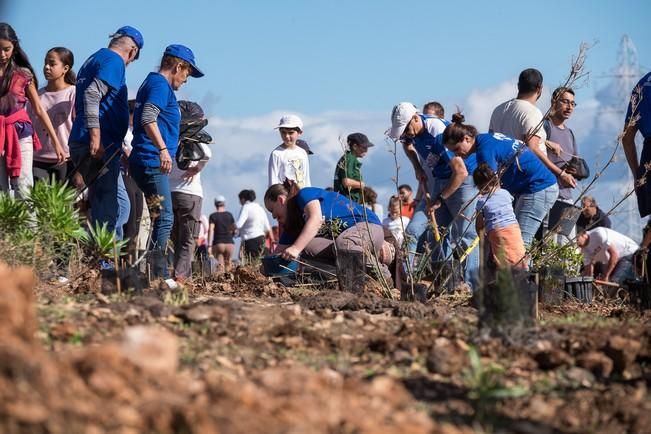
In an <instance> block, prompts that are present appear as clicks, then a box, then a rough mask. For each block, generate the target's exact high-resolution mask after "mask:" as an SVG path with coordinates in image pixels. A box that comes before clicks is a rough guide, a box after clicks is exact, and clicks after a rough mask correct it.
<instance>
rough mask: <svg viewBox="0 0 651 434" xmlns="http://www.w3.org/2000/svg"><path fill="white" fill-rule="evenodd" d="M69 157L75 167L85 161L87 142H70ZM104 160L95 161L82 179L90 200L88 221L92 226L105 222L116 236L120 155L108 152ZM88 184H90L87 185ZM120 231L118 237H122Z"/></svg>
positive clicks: (88, 154)
mask: <svg viewBox="0 0 651 434" xmlns="http://www.w3.org/2000/svg"><path fill="white" fill-rule="evenodd" d="M70 157H71V158H72V161H73V163H74V164H75V166H76V167H79V165H80V163H83V162H84V161H85V160H86V162H87V159H88V158H91V157H90V151H89V148H88V144H85V143H70ZM111 157H113V158H112V159H111V161H110V162H109V163H108V164H106V167H105V168H104V169H102V170H101V172H99V176H97V177H96V175H97V174H98V171H99V169H100V167H101V166H103V165H104V161H105V160H107V159H109V158H111ZM104 161H102V162H97V161H96V164H95V166H94V170H92V171H90V172H88V177H87V178H86V179H84V181H85V182H86V183H87V184H86V185H87V186H88V200H89V202H90V221H91V224H92V225H93V226H95V224H96V223H97V222H99V223H100V224H104V223H106V225H107V229H108V230H109V231H115V232H116V237H118V231H117V227H116V222H117V218H118V209H119V202H118V177H119V176H120V156H119V154H118V155H115V156H114V155H113V152H111V153H110V154H105V155H104ZM88 184H90V185H88ZM121 233H122V232H121V231H120V233H119V234H120V235H119V239H121V238H122V236H121Z"/></svg>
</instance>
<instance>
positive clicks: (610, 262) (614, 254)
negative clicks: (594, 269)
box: [604, 246, 619, 281]
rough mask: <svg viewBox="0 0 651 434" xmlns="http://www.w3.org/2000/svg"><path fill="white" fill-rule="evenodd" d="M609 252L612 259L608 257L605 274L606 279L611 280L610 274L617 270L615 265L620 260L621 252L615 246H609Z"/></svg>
mask: <svg viewBox="0 0 651 434" xmlns="http://www.w3.org/2000/svg"><path fill="white" fill-rule="evenodd" d="M608 254H609V255H610V259H608V268H606V274H604V280H606V281H608V280H610V275H611V274H612V273H613V271H615V267H616V266H617V263H618V262H619V253H617V250H615V248H614V247H613V246H608Z"/></svg>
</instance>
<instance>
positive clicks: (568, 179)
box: [527, 136, 576, 188]
mask: <svg viewBox="0 0 651 434" xmlns="http://www.w3.org/2000/svg"><path fill="white" fill-rule="evenodd" d="M539 143H540V137H538V136H532V137H531V138H530V139H529V140H528V141H527V146H528V147H529V149H531V150H532V151H533V153H534V154H536V156H537V157H538V158H539V159H540V161H542V163H543V164H544V165H545V166H546V167H547V168H548V169H549V171H550V172H552V173H553V174H554V175H556V176H557V177H558V179H559V180H560V181H561V183H562V184H563V185H564V186H566V187H572V188H574V187H576V180H575V179H574V177H573V176H572V175H570V174H569V173H567V172H565V171H563V170H561V168H560V167H558V166H556V165H555V164H554V163H552V161H551V160H550V159H549V158H548V157H547V153H546V152H543V151H542V150H541V149H540V148H539V147H538V144H539Z"/></svg>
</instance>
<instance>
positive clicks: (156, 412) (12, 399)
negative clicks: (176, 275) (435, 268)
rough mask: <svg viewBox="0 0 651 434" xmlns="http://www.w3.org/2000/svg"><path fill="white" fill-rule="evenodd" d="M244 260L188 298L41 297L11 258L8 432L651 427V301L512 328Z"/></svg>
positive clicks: (5, 395)
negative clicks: (302, 283) (284, 278)
mask: <svg viewBox="0 0 651 434" xmlns="http://www.w3.org/2000/svg"><path fill="white" fill-rule="evenodd" d="M247 273H248V274H247ZM247 273H245V274H244V276H245V278H239V279H237V282H238V283H236V282H235V281H232V282H213V283H209V284H207V285H206V286H204V287H201V288H196V289H195V290H194V291H193V292H191V293H190V294H189V297H188V299H187V300H186V299H184V297H183V295H182V294H170V293H168V294H166V293H165V292H163V291H158V290H153V289H151V290H147V291H145V292H144V293H143V294H140V295H128V296H127V295H117V294H101V293H100V292H98V289H99V288H101V284H98V283H97V282H96V281H93V280H92V279H88V280H87V281H86V282H85V284H84V285H79V284H76V285H72V286H69V287H64V288H54V289H53V288H47V287H44V286H39V287H38V289H37V290H36V291H35V294H36V296H35V297H34V296H33V295H32V294H33V293H34V291H33V290H32V288H33V282H31V281H30V280H29V277H26V276H27V275H22V274H20V273H19V274H16V273H15V272H7V271H6V270H4V269H2V268H0V281H2V282H5V283H4V285H5V286H4V289H3V290H2V292H0V313H1V314H5V315H3V317H6V318H15V319H14V320H10V321H7V322H5V324H4V325H3V326H1V327H4V329H0V331H1V332H0V342H1V344H0V368H2V369H1V370H0V397H1V399H0V415H2V417H1V418H0V431H1V432H7V433H10V432H21V433H23V432H24V433H28V432H29V433H35V432H51V433H59V432H61V433H63V432H66V433H70V432H80V433H81V432H83V433H99V432H116V433H131V432H134V433H135V432H161V433H167V432H169V433H175V432H192V433H204V432H206V433H210V432H215V433H216V432H224V433H240V432H247V433H263V432H264V433H267V432H278V433H303V432H306V433H307V432H309V433H319V432H323V433H376V432H396V433H398V432H400V433H420V432H423V433H426V432H445V433H455V432H476V431H477V430H481V429H486V430H491V429H492V430H497V431H501V432H522V433H525V432H527V433H528V432H542V433H544V432H550V433H551V432H577V433H578V432H613V433H621V432H650V431H651V401H650V400H649V395H648V392H647V386H648V385H649V379H650V378H651V377H650V368H649V361H651V340H650V336H651V327H650V326H649V325H650V322H649V316H647V315H640V314H639V313H637V312H635V311H634V310H632V309H630V308H628V307H626V306H625V305H623V304H621V303H615V302H611V303H605V302H600V303H595V304H594V305H591V306H586V305H581V304H572V303H566V304H564V305H561V306H558V307H555V308H553V309H551V308H548V309H543V310H542V313H541V315H542V318H541V320H540V321H539V325H538V327H537V328H535V329H532V330H528V331H525V332H523V333H522V334H521V335H520V336H518V337H517V339H510V340H508V339H498V338H495V337H491V336H490V335H489V334H488V333H479V332H478V331H477V312H476V310H475V309H474V308H472V307H470V306H469V300H468V299H467V298H466V297H463V296H449V297H446V298H440V299H437V300H435V301H434V302H433V303H431V304H428V305H422V304H414V303H404V302H398V301H393V300H389V299H386V298H380V297H377V296H373V295H367V296H363V297H357V296H355V295H352V294H349V293H342V292H339V291H333V290H326V289H322V290H319V291H317V290H314V289H312V288H306V287H299V288H284V287H281V286H278V285H276V284H273V283H270V282H268V281H267V280H266V279H264V278H262V277H261V276H259V275H256V273H254V272H247ZM247 276H248V277H247ZM17 298H20V299H22V300H23V302H22V303H16V301H15V300H16V299H17ZM34 306H36V313H34V310H33V307H34ZM30 312H31V313H30ZM21 318H23V319H22V320H21ZM475 350H476V352H477V354H479V355H480V359H479V361H475V364H474V365H473V364H471V361H470V360H471V359H470V357H469V354H471V353H473V352H475ZM482 427H483V428H482Z"/></svg>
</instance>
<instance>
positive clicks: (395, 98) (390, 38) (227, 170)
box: [0, 0, 651, 235]
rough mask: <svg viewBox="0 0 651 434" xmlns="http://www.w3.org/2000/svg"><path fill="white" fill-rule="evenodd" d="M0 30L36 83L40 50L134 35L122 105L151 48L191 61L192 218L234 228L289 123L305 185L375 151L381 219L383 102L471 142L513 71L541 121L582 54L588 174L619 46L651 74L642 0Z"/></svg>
mask: <svg viewBox="0 0 651 434" xmlns="http://www.w3.org/2000/svg"><path fill="white" fill-rule="evenodd" d="M0 1H1V0H0ZM0 5H1V3H0ZM2 16H3V19H4V20H6V21H8V22H9V23H10V24H12V26H13V27H14V28H15V29H16V31H17V33H18V35H19V37H20V38H21V42H22V45H23V48H24V49H25V51H26V52H27V54H28V55H29V56H30V58H31V60H32V63H33V65H34V67H35V68H36V69H37V70H40V69H41V66H42V58H43V56H44V54H45V52H46V51H47V49H49V48H51V47H53V46H57V45H63V46H66V47H68V48H70V49H72V50H73V52H74V53H75V56H76V62H77V64H76V68H78V67H79V66H80V65H81V64H82V63H83V61H84V60H85V59H86V58H87V57H88V56H89V55H90V54H92V53H93V52H94V51H96V50H97V49H98V48H100V47H104V46H106V44H107V43H108V35H109V34H110V33H112V32H114V31H115V30H116V29H117V28H119V27H120V26H122V25H125V24H129V25H132V26H135V27H137V28H139V29H140V30H141V31H142V33H143V35H144V38H145V47H144V50H143V51H142V53H141V56H140V59H139V60H138V61H137V62H135V63H134V64H132V65H130V66H129V67H128V69H127V83H128V85H129V88H130V90H131V92H132V95H135V91H136V90H137V88H138V86H139V85H140V83H141V82H142V80H143V79H144V78H145V77H146V75H147V74H148V73H149V72H150V71H152V70H155V69H156V67H157V65H158V63H159V61H160V58H161V55H162V52H163V50H164V48H165V46H167V45H168V44H171V43H181V44H185V45H187V46H189V47H191V48H192V49H193V50H194V52H195V55H196V58H197V62H198V64H199V66H200V67H201V68H202V70H203V71H204V72H205V74H206V76H205V77H203V78H201V79H190V80H189V82H188V83H187V84H186V85H185V86H184V87H183V88H182V89H181V90H180V91H179V92H178V97H179V99H181V98H186V99H193V100H196V101H198V102H200V103H201V104H202V106H203V107H204V109H205V111H206V113H207V115H208V116H209V117H210V124H209V127H208V128H209V131H210V132H211V134H212V135H213V137H214V138H215V144H214V145H213V155H214V157H213V159H212V161H211V162H210V164H209V165H208V166H207V168H206V169H205V171H204V173H203V176H202V179H203V184H204V189H205V191H206V193H205V196H206V200H204V211H205V212H210V211H211V209H212V205H211V203H212V198H213V197H214V196H215V195H217V194H223V195H225V196H226V199H227V203H228V208H229V209H230V210H231V211H232V212H233V213H234V214H237V212H238V210H239V204H238V203H237V201H236V198H237V193H238V192H239V191H240V190H242V189H245V188H253V189H254V190H255V191H256V192H257V194H258V197H261V196H262V195H263V194H264V190H265V189H266V187H267V185H266V183H267V159H268V156H269V154H270V152H271V150H272V149H273V148H274V147H275V146H277V145H278V144H279V143H280V140H279V138H278V134H277V132H276V131H274V130H273V128H274V127H275V126H276V125H277V122H278V119H279V118H280V116H281V115H282V114H284V113H287V112H291V113H296V114H299V115H300V116H301V117H302V118H303V120H304V124H305V133H304V135H303V138H304V139H306V140H307V141H308V142H309V143H310V145H311V146H312V148H313V149H314V150H315V151H316V154H315V155H314V156H312V157H311V168H312V169H311V178H312V180H313V183H314V184H315V185H317V186H326V185H329V184H331V183H332V176H333V173H334V166H335V163H336V161H337V159H338V158H339V156H340V155H341V153H342V144H341V141H342V138H345V137H346V135H347V134H349V133H352V132H355V131H361V132H364V133H366V134H367V135H368V136H369V138H370V139H371V140H372V141H373V142H375V143H376V147H374V148H372V149H371V152H370V153H369V155H368V156H367V157H366V158H365V159H364V161H363V163H364V165H363V167H362V172H363V175H364V177H365V181H366V182H367V183H368V184H370V185H372V186H373V187H375V188H376V190H378V193H379V200H380V202H381V203H382V204H383V205H385V207H386V203H387V201H388V198H389V196H390V195H391V194H393V192H394V191H395V180H394V179H392V178H394V177H395V176H396V165H395V164H394V159H393V154H392V153H391V150H392V144H391V143H388V142H387V141H386V140H385V139H384V136H383V133H384V131H385V130H386V129H387V128H388V126H389V114H390V111H391V108H392V106H393V105H394V104H396V103H398V102H400V101H405V100H406V101H411V102H413V103H415V104H416V105H418V106H421V105H422V104H423V103H424V102H427V101H429V100H432V99H435V100H439V101H441V102H442V103H443V104H444V105H445V107H446V110H447V113H448V116H449V114H450V113H451V112H453V111H454V109H455V106H460V107H461V108H462V109H463V110H464V113H465V114H466V119H467V120H468V122H470V123H474V124H475V125H476V126H477V127H478V128H479V130H485V129H486V128H487V127H488V119H489V118H490V114H491V112H492V110H493V108H494V107H495V106H496V105H497V104H499V103H501V102H503V101H504V100H506V99H509V98H512V97H514V96H515V93H516V88H515V80H516V78H517V75H518V73H519V72H520V71H521V70H522V69H524V68H528V67H535V68H538V69H540V70H541V71H542V72H543V75H544V77H545V86H546V92H547V93H546V94H545V95H543V98H541V101H540V104H539V105H540V107H541V109H542V110H546V108H547V107H548V105H549V103H548V100H549V93H548V92H549V89H550V88H551V89H553V88H554V87H556V86H557V85H559V84H560V83H562V82H563V80H564V78H565V77H566V75H567V73H568V70H569V66H570V63H571V60H572V56H573V55H574V54H576V53H577V51H578V47H579V45H580V43H581V42H586V43H589V44H594V46H593V47H592V48H591V49H590V50H589V52H588V58H587V62H586V65H585V70H586V71H587V72H589V76H588V78H587V80H583V81H581V83H580V87H578V88H577V89H576V90H577V102H578V104H579V105H578V106H577V109H576V110H575V114H574V116H573V118H572V119H570V122H569V124H570V126H571V127H573V128H574V131H575V133H576V136H577V140H578V142H579V145H580V146H581V147H582V149H583V150H584V152H585V157H586V158H587V159H588V160H590V161H591V162H592V163H593V164H595V168H596V167H598V165H599V164H600V163H602V161H601V160H600V159H601V158H602V157H601V156H602V155H607V154H608V149H609V148H608V147H609V146H612V143H613V141H614V139H615V138H616V136H617V133H618V129H619V128H621V124H622V122H623V114H621V113H619V112H617V111H616V110H615V111H612V110H610V107H606V108H607V109H608V110H610V112H608V115H607V118H604V117H603V116H602V115H603V113H604V103H603V101H600V100H599V96H598V93H599V92H598V91H600V90H601V89H603V88H604V87H609V88H614V87H613V86H612V83H611V80H612V78H611V77H608V75H609V74H610V73H611V72H612V71H613V69H614V68H615V66H616V64H617V50H618V48H619V44H620V41H621V39H622V36H623V35H624V34H628V35H629V36H630V38H631V40H632V41H633V42H634V43H635V45H636V47H637V54H638V57H639V61H640V64H641V65H642V69H643V70H644V71H647V70H649V69H650V68H651V45H649V41H651V26H649V24H648V18H649V17H650V16H651V2H649V1H644V0H630V1H627V0H622V1H619V2H614V1H605V0H595V1H590V2H584V1H558V0H550V1H545V2H524V1H493V2H486V1H466V2H452V1H447V2H440V1H421V2H398V1H387V0H374V1H370V0H357V1H355V0H348V1H341V0H331V1H328V2H315V1H309V0H303V1H298V0H292V1H285V0H277V1H244V0H240V1H235V0H231V1H223V0H222V1H192V0H187V1H184V2H180V1H178V0H177V1H167V0H161V1H156V2H154V1H144V0H143V1H137V0H131V1H124V0H113V1H97V0H93V1H89V0H85V1H80V0H65V1H59V2H50V1H35V0H19V1H18V0H13V1H10V2H8V3H7V2H6V3H5V10H4V12H3V13H2ZM41 79H42V76H41ZM629 91H630V90H629ZM624 98H625V96H624ZM617 109H618V110H621V107H618V108H617ZM595 130H599V134H597V135H595V134H593V131H595ZM611 149H612V148H611ZM397 156H398V158H397V160H398V182H400V183H402V182H407V183H411V184H412V185H415V181H414V177H413V171H412V170H411V168H410V167H409V163H408V162H407V161H406V159H405V158H404V156H403V153H402V151H401V150H400V149H399V150H398V153H397ZM625 164H626V163H625V162H624V160H623V158H621V159H620V160H618V161H617V162H616V163H615V164H613V165H612V166H611V168H609V171H610V173H611V179H610V180H606V179H605V178H604V179H603V180H600V181H599V182H598V183H597V184H596V186H595V187H596V188H595V191H594V193H595V194H596V195H597V196H598V197H599V200H600V203H602V204H604V208H606V209H607V208H608V206H607V204H609V203H613V202H614V201H616V200H617V199H618V195H621V191H625V190H626V188H628V185H629V183H630V180H629V181H626V179H627V168H626V165H625ZM633 214H634V213H633V211H632V208H631V207H630V206H629V207H628V208H626V209H624V210H622V218H623V219H628V217H627V216H633ZM638 219H639V217H638ZM629 220H630V219H629ZM623 231H624V230H623ZM624 232H626V231H624ZM634 232H637V231H634ZM631 235H634V233H631Z"/></svg>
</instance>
